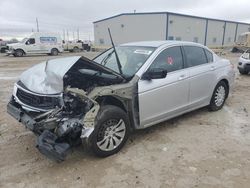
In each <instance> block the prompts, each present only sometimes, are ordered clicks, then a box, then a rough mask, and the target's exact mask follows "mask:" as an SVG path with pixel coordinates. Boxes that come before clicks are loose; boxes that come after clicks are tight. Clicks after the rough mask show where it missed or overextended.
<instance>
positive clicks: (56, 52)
mask: <svg viewBox="0 0 250 188" xmlns="http://www.w3.org/2000/svg"><path fill="white" fill-rule="evenodd" d="M50 54H51V55H53V56H56V55H58V50H57V49H56V48H53V49H52V50H51V53H50Z"/></svg>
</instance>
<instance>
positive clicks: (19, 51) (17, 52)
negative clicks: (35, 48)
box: [14, 49, 24, 57]
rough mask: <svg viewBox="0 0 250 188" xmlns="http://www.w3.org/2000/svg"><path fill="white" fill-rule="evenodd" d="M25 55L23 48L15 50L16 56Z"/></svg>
mask: <svg viewBox="0 0 250 188" xmlns="http://www.w3.org/2000/svg"><path fill="white" fill-rule="evenodd" d="M23 55H24V52H23V50H19V49H17V50H16V51H15V53H14V56H15V57H22V56H23Z"/></svg>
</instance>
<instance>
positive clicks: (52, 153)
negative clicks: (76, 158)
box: [36, 130, 71, 162]
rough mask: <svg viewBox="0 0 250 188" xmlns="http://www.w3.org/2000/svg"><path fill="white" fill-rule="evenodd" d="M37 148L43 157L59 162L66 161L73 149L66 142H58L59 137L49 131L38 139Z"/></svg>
mask: <svg viewBox="0 0 250 188" xmlns="http://www.w3.org/2000/svg"><path fill="white" fill-rule="evenodd" d="M36 147H37V149H38V150H39V151H40V152H41V153H42V154H43V155H45V156H46V157H48V158H49V159H51V160H54V161H57V162H61V161H64V159H65V157H66V156H67V154H68V153H69V151H70V148H71V146H70V145H69V144H68V143H66V142H58V137H57V136H56V135H55V134H54V133H52V132H50V131H48V130H45V131H43V133H42V134H41V135H40V136H39V137H38V138H37V145H36Z"/></svg>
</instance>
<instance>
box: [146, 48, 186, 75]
mask: <svg viewBox="0 0 250 188" xmlns="http://www.w3.org/2000/svg"><path fill="white" fill-rule="evenodd" d="M183 66H184V65H183V57H182V52H181V47H179V46H176V47H170V48H167V49H165V50H163V51H162V52H161V53H160V54H159V55H158V56H157V57H156V58H155V60H154V62H153V63H152V64H151V66H150V68H149V69H155V68H156V69H163V70H166V71H167V72H173V71H177V70H180V69H183Z"/></svg>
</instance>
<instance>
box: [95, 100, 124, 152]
mask: <svg viewBox="0 0 250 188" xmlns="http://www.w3.org/2000/svg"><path fill="white" fill-rule="evenodd" d="M128 136H129V120H128V117H127V114H126V113H125V112H124V111H123V110H122V109H120V108H119V107H116V106H113V105H105V106H103V107H102V108H101V110H100V112H99V115H98V118H97V124H96V126H95V130H94V132H93V134H92V136H91V139H90V142H91V149H92V151H93V152H94V153H95V154H96V155H97V156H100V157H107V156H109V155H113V154H115V153H117V152H118V151H120V150H121V148H122V147H123V146H124V144H125V143H126V141H127V139H128Z"/></svg>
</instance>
